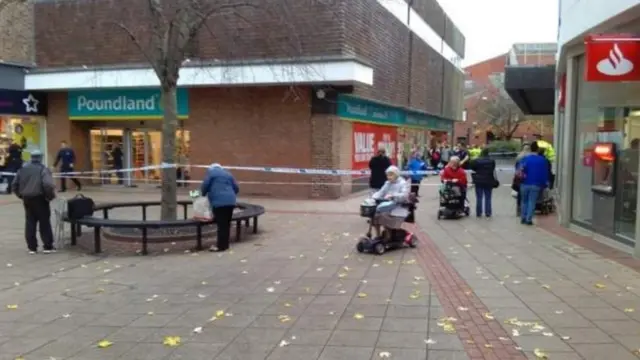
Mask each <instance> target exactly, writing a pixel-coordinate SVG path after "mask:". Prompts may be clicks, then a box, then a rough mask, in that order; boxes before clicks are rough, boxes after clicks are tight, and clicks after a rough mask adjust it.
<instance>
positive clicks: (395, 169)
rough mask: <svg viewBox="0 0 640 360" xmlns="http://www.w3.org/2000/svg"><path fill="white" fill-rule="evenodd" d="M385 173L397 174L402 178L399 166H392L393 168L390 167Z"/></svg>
mask: <svg viewBox="0 0 640 360" xmlns="http://www.w3.org/2000/svg"><path fill="white" fill-rule="evenodd" d="M385 173H387V174H389V173H391V174H396V175H398V176H400V169H398V167H397V166H393V165H391V166H389V167H388V168H387V170H385Z"/></svg>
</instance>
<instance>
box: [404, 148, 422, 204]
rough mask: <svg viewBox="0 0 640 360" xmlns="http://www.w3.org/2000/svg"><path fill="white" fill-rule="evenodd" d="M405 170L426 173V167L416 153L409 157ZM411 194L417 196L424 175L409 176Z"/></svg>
mask: <svg viewBox="0 0 640 360" xmlns="http://www.w3.org/2000/svg"><path fill="white" fill-rule="evenodd" d="M407 170H409V171H426V170H427V165H426V164H425V162H424V161H422V160H421V159H420V154H418V152H417V151H416V152H415V153H413V154H412V155H411V159H410V160H409V163H407ZM410 177H411V192H412V193H414V194H416V196H418V192H419V191H420V182H421V181H422V179H424V177H425V175H423V174H411V175H410Z"/></svg>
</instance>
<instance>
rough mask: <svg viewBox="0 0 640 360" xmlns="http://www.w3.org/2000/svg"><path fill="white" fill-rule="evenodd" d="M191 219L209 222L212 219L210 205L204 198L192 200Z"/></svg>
mask: <svg viewBox="0 0 640 360" xmlns="http://www.w3.org/2000/svg"><path fill="white" fill-rule="evenodd" d="M193 218H194V219H196V220H200V221H211V220H212V219H213V213H212V212H211V205H210V204H209V199H207V197H206V196H200V197H199V198H196V199H195V200H193Z"/></svg>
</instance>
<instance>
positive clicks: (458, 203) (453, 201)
mask: <svg viewBox="0 0 640 360" xmlns="http://www.w3.org/2000/svg"><path fill="white" fill-rule="evenodd" d="M470 212H471V209H470V207H469V201H468V200H467V194H466V189H465V188H464V187H463V186H462V185H460V184H458V183H455V182H453V181H444V182H443V183H442V186H441V188H440V207H439V208H438V220H440V219H442V218H444V219H459V218H461V217H463V216H469V214H470Z"/></svg>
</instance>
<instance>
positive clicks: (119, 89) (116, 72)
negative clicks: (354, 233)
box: [25, 0, 464, 197]
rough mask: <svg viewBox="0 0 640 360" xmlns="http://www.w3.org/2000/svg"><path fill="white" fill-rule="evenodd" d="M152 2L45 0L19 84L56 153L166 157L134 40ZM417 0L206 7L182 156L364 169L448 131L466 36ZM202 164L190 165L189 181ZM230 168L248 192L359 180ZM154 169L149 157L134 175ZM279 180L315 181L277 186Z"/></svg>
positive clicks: (144, 177)
mask: <svg viewBox="0 0 640 360" xmlns="http://www.w3.org/2000/svg"><path fill="white" fill-rule="evenodd" d="M147 3H148V2H146V1H142V0H129V1H127V2H126V4H127V6H122V4H123V2H121V1H117V0H116V1H102V0H91V1H74V2H69V1H48V2H37V3H36V4H35V8H34V11H35V15H34V17H35V24H36V28H35V46H34V48H35V61H36V64H37V68H36V69H32V70H30V72H29V73H28V74H27V75H26V79H25V81H26V83H25V86H26V88H27V89H29V90H32V91H40V92H44V93H46V94H48V105H49V106H48V114H47V120H46V126H45V127H46V129H44V130H43V132H42V133H43V135H44V134H46V136H42V137H43V138H45V137H46V148H47V153H48V154H53V153H55V151H56V150H57V148H58V145H59V142H60V141H62V140H68V141H70V142H71V143H72V146H73V147H74V148H75V149H76V153H77V157H78V159H77V166H76V167H77V168H78V169H79V170H89V171H90V170H94V171H97V170H100V169H105V168H110V167H112V165H113V164H112V160H113V159H112V158H111V156H110V155H109V154H110V151H111V150H112V149H113V147H114V146H115V145H116V144H119V145H121V146H122V147H123V149H124V150H125V159H124V160H125V164H126V166H127V167H144V166H147V165H154V164H159V163H160V161H161V149H160V143H161V142H160V139H161V136H160V132H159V130H160V127H161V123H162V122H161V121H160V119H161V117H162V109H161V107H160V96H159V95H160V93H159V89H158V85H159V83H158V80H157V78H156V77H155V74H154V73H153V70H152V69H151V68H150V66H149V65H148V64H149V62H148V61H147V58H146V57H145V54H144V52H143V51H141V50H140V48H143V49H146V46H147V44H148V43H149V38H150V37H151V36H152V35H153V34H152V33H151V30H150V29H151V28H152V27H151V26H150V24H151V22H150V19H151V18H150V15H149V10H148V9H147V8H146V7H145V6H146V4H147ZM411 4H412V8H411V9H410V7H409V5H408V4H404V3H400V2H388V1H383V0H348V1H347V0H340V1H332V2H321V1H311V0H309V1H297V2H279V1H271V2H269V1H267V2H261V3H260V6H259V7H245V8H237V9H234V10H233V13H231V12H230V13H224V14H218V15H217V16H215V17H213V18H211V19H209V21H207V23H206V26H204V27H203V28H202V30H201V31H200V32H199V33H198V34H197V35H196V36H195V38H194V41H192V42H191V43H190V48H189V49H188V61H185V62H184V66H183V69H182V70H181V73H180V80H179V83H178V85H179V86H180V90H179V91H178V95H177V100H178V112H179V116H180V118H181V119H182V120H181V129H180V130H179V131H178V134H177V137H178V143H179V146H178V151H179V158H180V159H181V162H182V163H188V164H192V165H206V164H210V163H211V162H214V161H215V162H220V163H222V164H223V165H229V166H236V167H242V166H254V167H255V166H258V167H260V166H267V167H293V168H324V169H361V168H363V167H366V161H364V159H365V158H366V157H368V156H369V155H370V153H371V152H372V149H374V148H375V147H377V146H378V144H380V143H384V144H385V145H387V146H388V147H389V149H390V152H391V153H393V154H394V155H396V156H397V155H399V154H401V153H402V152H403V150H405V151H406V149H408V148H410V147H412V146H415V145H422V144H423V143H424V142H426V141H428V139H429V138H430V137H432V138H433V137H440V138H441V137H447V136H448V137H450V136H451V134H452V132H453V122H454V120H458V119H460V117H461V113H462V88H463V80H464V79H463V73H462V71H461V68H460V62H461V59H462V58H463V57H464V37H463V36H462V34H461V33H460V31H459V30H458V29H457V28H456V26H455V25H454V24H453V22H452V21H451V20H450V18H449V17H448V16H447V15H446V14H445V13H444V11H443V10H442V8H440V6H439V5H438V3H437V1H436V0H414V1H411ZM114 19H117V20H116V21H117V22H116V21H114ZM425 29H426V30H425ZM427 30H428V31H427ZM132 38H133V39H134V41H132ZM49 161H51V156H49ZM202 171H203V170H202V169H198V168H197V167H192V168H191V176H192V178H194V179H200V178H201V176H202ZM236 175H237V176H238V178H239V179H240V180H241V181H244V182H245V184H244V186H243V193H245V194H262V195H275V196H295V197H309V196H312V197H316V196H320V197H337V196H341V195H343V194H345V193H348V192H350V191H352V190H353V187H352V185H351V183H352V182H351V180H352V179H351V177H340V178H337V177H325V178H322V177H319V176H310V175H286V174H269V173H261V172H255V171H242V170H240V171H237V172H236ZM158 176H159V171H156V170H153V169H151V170H140V171H135V172H133V173H132V174H131V176H130V179H128V181H130V182H132V183H153V182H154V181H156V180H157V177H158ZM94 177H95V176H94ZM88 181H91V182H93V183H102V184H106V183H113V182H114V181H115V179H113V178H111V177H109V178H107V177H99V178H97V177H96V178H94V179H92V180H88ZM283 182H296V183H309V184H306V185H294V186H283V185H281V184H275V183H283ZM311 182H313V184H310V183H311ZM269 183H274V184H269Z"/></svg>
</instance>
